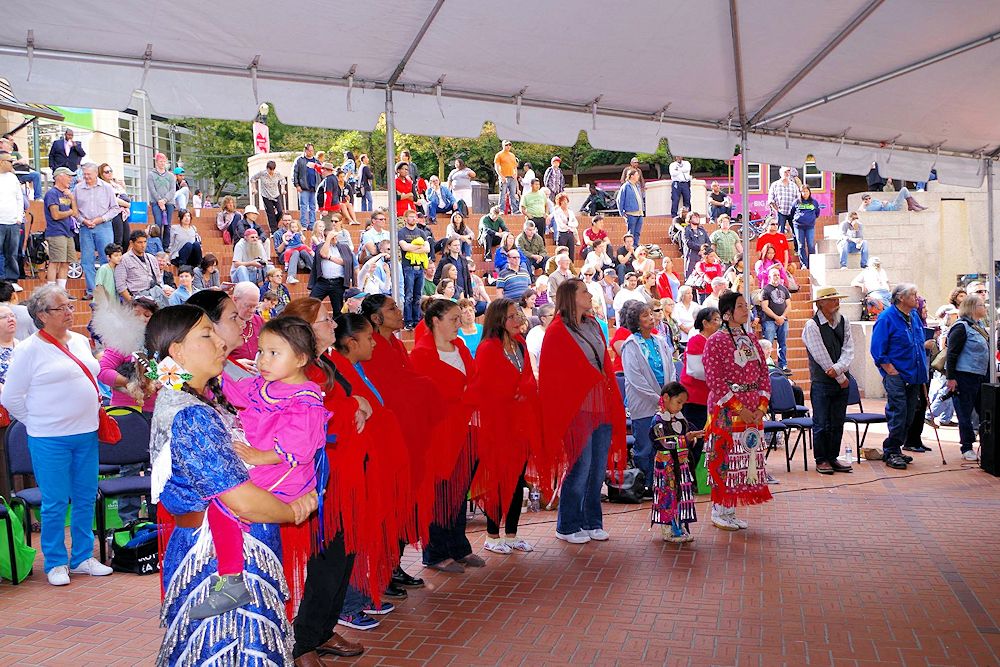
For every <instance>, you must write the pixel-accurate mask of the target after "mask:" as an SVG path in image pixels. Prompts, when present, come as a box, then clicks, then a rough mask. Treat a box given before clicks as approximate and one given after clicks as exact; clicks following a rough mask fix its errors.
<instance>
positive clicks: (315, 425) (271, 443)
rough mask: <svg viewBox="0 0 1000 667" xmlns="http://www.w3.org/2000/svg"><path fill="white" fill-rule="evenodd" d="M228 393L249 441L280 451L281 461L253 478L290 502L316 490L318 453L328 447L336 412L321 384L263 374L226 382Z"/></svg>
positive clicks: (253, 471)
mask: <svg viewBox="0 0 1000 667" xmlns="http://www.w3.org/2000/svg"><path fill="white" fill-rule="evenodd" d="M226 385H227V386H226V397H227V398H228V399H229V400H230V402H231V403H232V404H233V405H234V406H235V407H236V408H238V409H239V410H240V421H241V422H242V425H243V431H244V433H245V434H246V439H247V443H248V444H249V445H250V446H251V447H253V448H254V449H259V450H261V451H272V450H273V451H275V452H277V453H278V455H279V456H280V457H281V459H282V462H281V463H274V464H268V465H259V466H254V467H252V468H250V480H251V481H252V482H253V483H254V484H256V485H257V486H259V487H261V488H262V489H265V490H267V491H270V492H271V493H273V494H274V495H275V496H276V497H277V498H279V499H280V500H282V501H284V502H286V503H288V502H291V501H293V500H295V499H296V498H300V497H301V496H303V495H305V494H306V493H308V492H309V491H314V490H316V466H315V463H314V461H315V458H316V452H318V451H322V450H323V448H324V447H325V446H326V425H327V422H328V420H329V419H330V412H329V411H328V410H327V409H326V408H325V407H324V406H323V392H322V390H321V389H320V387H319V385H318V384H316V383H315V382H305V383H303V384H297V385H290V384H285V383H284V382H268V381H267V380H265V379H264V378H262V377H251V378H244V379H242V380H236V381H235V382H233V381H227V382H226Z"/></svg>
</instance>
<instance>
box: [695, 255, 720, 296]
mask: <svg viewBox="0 0 1000 667" xmlns="http://www.w3.org/2000/svg"><path fill="white" fill-rule="evenodd" d="M698 270H699V271H701V272H702V273H704V274H705V278H706V280H705V284H704V285H703V286H702V287H701V288H699V290H698V291H699V292H701V293H702V294H711V293H712V279H713V278H721V277H722V276H723V275H724V274H725V272H726V267H724V266H723V265H722V262H718V263H716V264H709V263H708V262H698Z"/></svg>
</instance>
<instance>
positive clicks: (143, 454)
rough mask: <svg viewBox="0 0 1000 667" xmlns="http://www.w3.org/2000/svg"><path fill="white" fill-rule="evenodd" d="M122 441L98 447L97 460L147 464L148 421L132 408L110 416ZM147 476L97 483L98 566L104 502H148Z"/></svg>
mask: <svg viewBox="0 0 1000 667" xmlns="http://www.w3.org/2000/svg"><path fill="white" fill-rule="evenodd" d="M111 416H112V417H113V418H114V420H115V421H116V422H118V428H120V429H121V432H122V439H121V440H120V441H119V442H118V443H117V444H115V445H109V444H107V443H105V442H101V443H98V447H99V454H98V460H99V462H100V463H102V464H105V465H113V466H124V465H132V464H135V463H145V464H147V465H148V464H149V430H150V423H149V419H148V418H147V417H146V416H145V415H144V414H142V413H141V412H139V411H138V410H136V409H134V408H114V412H113V413H112V415H111ZM150 482H151V480H150V477H149V475H142V476H138V477H112V478H110V479H102V480H100V481H99V482H98V483H97V504H96V507H95V514H96V516H97V538H98V541H99V542H100V550H101V562H102V563H103V562H104V561H105V560H106V559H107V550H108V545H107V533H108V528H107V517H106V516H105V510H104V505H105V501H106V500H108V499H110V498H124V497H136V496H140V497H141V496H145V497H146V499H147V502H150V499H151V493H152V490H151V486H150Z"/></svg>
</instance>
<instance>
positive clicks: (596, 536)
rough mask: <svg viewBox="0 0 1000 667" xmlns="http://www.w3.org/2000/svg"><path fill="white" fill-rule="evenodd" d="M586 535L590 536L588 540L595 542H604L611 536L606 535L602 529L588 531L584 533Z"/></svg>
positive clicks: (606, 532)
mask: <svg viewBox="0 0 1000 667" xmlns="http://www.w3.org/2000/svg"><path fill="white" fill-rule="evenodd" d="M586 533H587V534H588V535H590V539H592V540H597V541H598V542H606V541H607V540H608V539H610V538H611V536H610V535H608V531H606V530H604V529H603V528H598V529H596V530H588V531H586Z"/></svg>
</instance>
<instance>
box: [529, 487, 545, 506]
mask: <svg viewBox="0 0 1000 667" xmlns="http://www.w3.org/2000/svg"><path fill="white" fill-rule="evenodd" d="M541 509H542V493H541V491H539V490H538V487H537V486H532V487H531V491H529V492H528V511H529V512H540V511H541Z"/></svg>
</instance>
